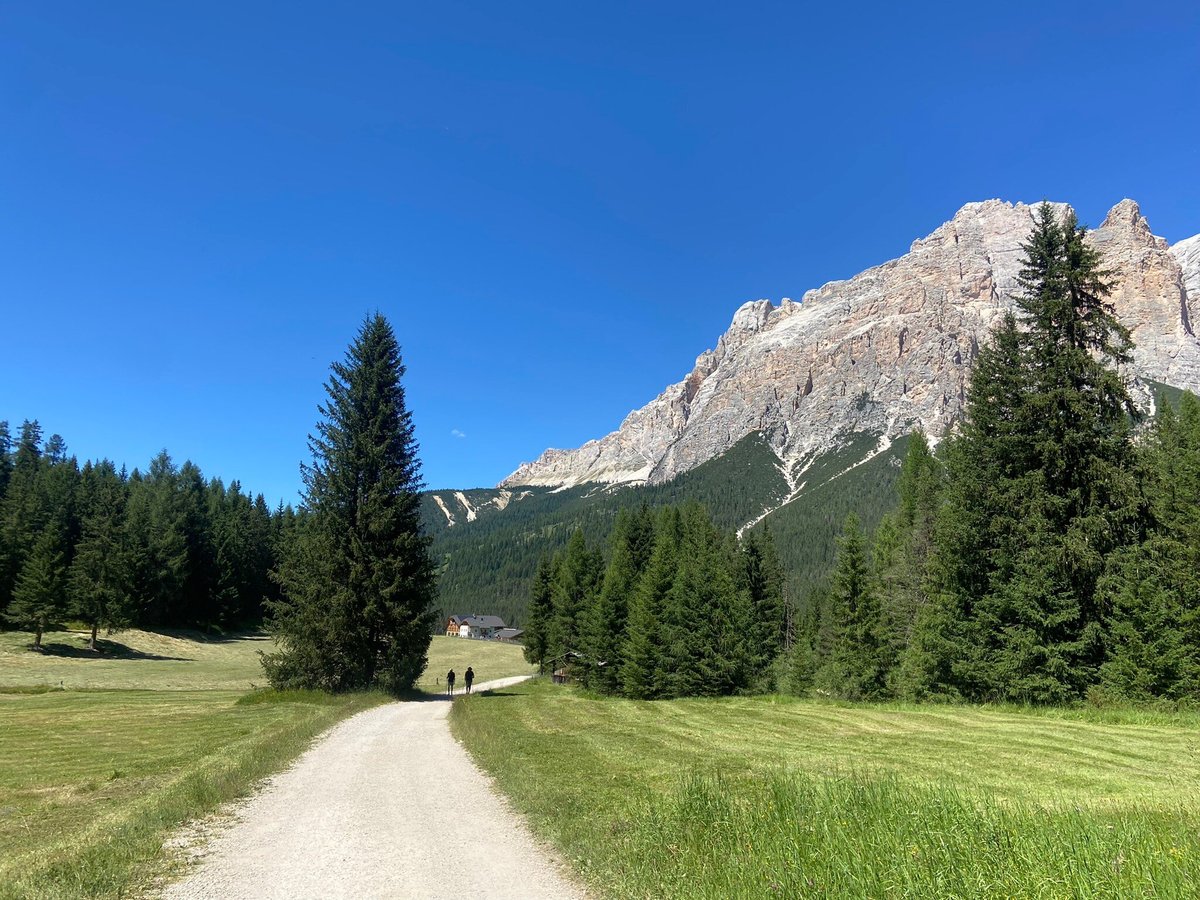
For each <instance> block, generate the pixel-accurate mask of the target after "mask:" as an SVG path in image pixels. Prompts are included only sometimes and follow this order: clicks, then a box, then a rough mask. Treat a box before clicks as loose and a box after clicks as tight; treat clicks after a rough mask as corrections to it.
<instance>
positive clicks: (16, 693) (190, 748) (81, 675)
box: [0, 631, 528, 900]
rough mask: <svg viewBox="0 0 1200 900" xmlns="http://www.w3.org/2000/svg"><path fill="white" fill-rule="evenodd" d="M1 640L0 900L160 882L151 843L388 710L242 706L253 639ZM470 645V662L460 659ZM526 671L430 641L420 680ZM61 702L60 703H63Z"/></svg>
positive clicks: (252, 698) (290, 701) (455, 642)
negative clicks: (94, 645) (95, 646)
mask: <svg viewBox="0 0 1200 900" xmlns="http://www.w3.org/2000/svg"><path fill="white" fill-rule="evenodd" d="M45 641H46V644H47V645H48V646H49V647H50V648H51V650H52V652H51V653H48V654H35V653H31V652H29V651H28V650H27V649H25V648H26V647H27V646H28V645H29V643H30V636H29V635H28V634H21V633H16V632H0V898H5V900H7V898H16V897H21V898H25V897H39V898H40V897H46V898H67V897H72V898H73V897H116V896H128V895H129V894H130V892H131V891H134V892H136V890H139V889H140V888H142V887H144V886H145V885H146V884H147V883H149V882H150V881H151V880H152V879H154V878H155V877H157V876H160V875H162V874H163V873H165V872H167V871H169V869H170V868H171V866H172V864H173V861H172V859H171V858H170V856H169V854H167V853H166V852H164V850H163V841H164V839H166V838H167V837H168V836H169V835H170V833H171V832H172V831H173V830H174V829H175V828H176V827H177V826H179V825H180V824H181V823H183V822H185V821H187V820H190V819H193V818H196V817H199V816H203V815H205V814H207V813H209V812H212V811H214V810H216V809H217V808H218V807H219V805H220V804H221V803H222V802H224V801H227V800H230V799H233V798H236V797H238V796H241V795H244V794H245V793H247V792H248V791H249V790H251V789H252V787H253V785H254V783H255V782H257V781H258V780H260V779H262V778H263V777H265V776H267V775H270V774H271V773H273V772H275V771H278V770H279V769H281V768H283V767H284V766H285V765H286V764H287V763H288V762H289V761H290V760H292V759H293V758H295V757H296V756H297V755H299V754H300V753H301V752H302V751H303V750H304V749H305V748H306V747H307V746H308V745H309V744H310V743H311V741H312V739H313V738H314V737H315V736H317V735H318V734H320V733H321V732H322V731H324V730H325V729H326V728H328V727H330V726H331V725H333V724H334V723H336V722H337V721H339V720H340V719H342V718H345V717H346V716H348V715H351V714H353V713H354V712H357V711H359V710H361V709H365V708H367V707H369V706H371V705H373V704H375V703H380V702H384V701H385V700H387V699H388V698H386V697H384V696H382V695H378V694H354V695H346V696H337V697H332V696H329V695H325V694H319V693H310V692H287V693H285V694H272V693H270V692H262V691H254V692H252V691H251V690H250V688H251V686H252V685H257V686H259V687H261V686H262V685H263V684H264V682H265V679H264V678H263V675H262V670H261V668H260V667H259V663H258V651H259V650H262V649H267V648H269V646H270V641H269V639H267V638H265V637H263V636H262V635H244V636H238V637H231V638H227V639H219V640H217V639H211V638H204V637H203V636H201V635H193V634H187V633H175V634H170V635H165V634H155V633H151V632H142V631H128V632H122V633H120V634H118V635H114V636H113V637H112V638H110V639H109V643H107V644H106V645H105V649H106V651H107V652H106V653H104V654H101V655H95V654H92V653H89V652H87V651H86V650H84V646H85V644H86V635H84V634H79V633H74V632H56V633H52V634H48V635H47V636H46V638H45ZM464 645H469V646H464ZM467 665H474V666H475V668H476V669H477V670H478V671H479V673H480V679H481V680H484V679H486V678H498V677H503V676H504V675H511V674H521V673H523V672H525V671H528V667H527V666H526V664H525V662H524V660H523V658H522V656H521V648H520V647H518V646H514V645H501V644H483V642H477V641H462V640H459V639H457V638H446V637H438V638H435V639H434V642H433V644H432V645H431V647H430V676H429V678H428V679H427V680H428V682H429V683H428V684H425V681H426V679H423V680H422V685H420V686H421V687H422V688H425V687H428V689H429V690H432V691H435V692H436V691H439V690H440V686H438V685H436V684H434V683H433V679H434V677H435V675H436V674H442V675H444V673H445V671H446V669H448V668H450V667H451V666H454V667H455V668H456V669H458V670H459V671H461V670H463V669H465V668H466V666H467ZM60 686H61V688H60Z"/></svg>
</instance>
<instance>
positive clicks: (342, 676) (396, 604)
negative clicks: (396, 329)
mask: <svg viewBox="0 0 1200 900" xmlns="http://www.w3.org/2000/svg"><path fill="white" fill-rule="evenodd" d="M331 371H332V374H331V376H330V379H329V381H328V382H327V384H326V386H325V389H326V392H327V393H328V395H329V400H328V402H327V403H325V404H324V405H322V406H321V408H320V411H321V415H322V419H321V421H320V422H319V423H318V425H317V433H316V435H314V436H312V437H310V439H309V445H310V448H311V450H312V454H313V462H312V464H311V465H306V466H304V467H303V475H304V484H305V498H304V501H305V508H306V510H307V513H308V514H307V516H305V518H304V521H303V524H302V525H300V527H299V528H298V534H297V539H296V540H295V541H294V543H293V547H292V548H291V550H290V552H289V553H288V554H287V555H286V557H285V558H284V560H283V564H282V566H281V568H280V575H279V577H280V582H281V586H282V588H283V593H284V596H283V599H282V600H280V601H279V602H278V603H276V604H275V605H274V606H273V608H272V613H273V615H272V619H271V626H272V629H273V631H274V633H275V634H276V636H277V639H278V641H279V645H280V646H279V650H278V652H276V653H273V654H269V655H267V656H266V657H265V658H264V665H265V667H266V669H267V674H268V676H269V677H270V679H271V682H272V683H273V684H275V685H277V686H305V687H315V688H324V689H328V690H334V691H343V690H352V689H359V688H368V687H371V686H373V685H379V686H381V687H383V688H384V689H386V690H389V691H392V692H400V691H404V690H408V689H410V688H411V687H412V685H413V683H414V682H415V681H416V679H417V678H418V677H419V676H420V674H421V672H422V671H423V670H424V668H425V664H426V661H427V654H428V649H429V644H430V641H431V639H432V637H433V626H434V624H435V620H436V617H437V613H436V611H435V609H434V601H435V590H436V588H435V568H434V563H433V560H432V559H431V558H430V555H429V538H427V537H426V536H425V535H423V534H422V532H421V527H420V520H419V509H420V499H419V496H418V492H419V490H420V488H421V479H420V461H419V460H418V458H417V443H416V439H415V437H414V434H413V425H412V416H411V414H410V412H409V411H408V408H407V406H406V403H405V396H404V388H403V386H402V385H401V379H402V377H403V375H404V371H405V368H404V365H403V363H402V361H401V356H400V348H399V346H398V344H397V342H396V338H395V335H394V334H393V332H392V328H391V326H390V325H389V324H388V322H387V320H386V319H384V317H383V316H382V315H379V314H375V315H374V316H370V317H368V318H367V320H366V321H365V322H364V324H363V326H362V328H361V329H360V331H359V333H358V336H357V337H356V339H355V341H354V343H353V344H352V345H351V347H350V349H349V351H348V352H347V354H346V359H345V361H344V362H340V363H339V362H335V363H334V364H333V365H332V366H331Z"/></svg>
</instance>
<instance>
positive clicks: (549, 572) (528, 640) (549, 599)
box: [521, 555, 557, 675]
mask: <svg viewBox="0 0 1200 900" xmlns="http://www.w3.org/2000/svg"><path fill="white" fill-rule="evenodd" d="M555 568H556V567H555V563H554V560H553V558H552V557H550V556H547V555H543V556H542V558H541V559H540V560H538V567H537V574H535V575H534V576H533V589H532V592H531V593H530V597H529V608H528V609H527V610H526V612H525V633H524V635H522V637H521V641H522V643H523V644H524V645H525V649H524V653H525V660H526V662H529V663H532V664H534V665H536V666H537V667H538V674H539V675H544V674H545V672H546V662H547V660H549V659H550V623H551V622H552V621H553V619H554V582H555V580H556V575H557V573H556V571H555Z"/></svg>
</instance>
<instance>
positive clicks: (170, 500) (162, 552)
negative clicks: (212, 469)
mask: <svg viewBox="0 0 1200 900" xmlns="http://www.w3.org/2000/svg"><path fill="white" fill-rule="evenodd" d="M182 494H183V491H182V488H181V486H180V483H179V470H178V469H177V468H176V466H175V463H174V462H173V461H172V459H171V455H170V454H169V453H167V451H166V450H162V451H160V452H159V453H158V454H157V455H155V457H154V458H153V459H152V460H150V466H149V469H148V470H147V472H146V474H145V475H144V476H143V475H142V474H141V473H139V472H138V471H137V470H136V469H135V470H134V472H133V475H132V476H131V477H130V481H129V500H128V504H127V514H126V518H125V527H126V532H127V534H126V539H127V542H128V544H127V546H128V547H129V548H130V552H131V558H132V572H131V579H130V588H131V592H132V595H133V597H134V600H135V602H136V603H137V605H138V620H139V621H140V622H141V623H142V624H145V625H151V626H156V625H157V626H162V625H180V624H184V622H185V621H186V620H185V619H184V618H183V617H182V616H179V615H177V614H176V610H177V608H178V605H179V598H180V596H181V595H182V593H183V587H184V585H185V584H186V583H187V579H188V540H187V531H186V525H185V516H186V512H185V510H184V506H183V497H182Z"/></svg>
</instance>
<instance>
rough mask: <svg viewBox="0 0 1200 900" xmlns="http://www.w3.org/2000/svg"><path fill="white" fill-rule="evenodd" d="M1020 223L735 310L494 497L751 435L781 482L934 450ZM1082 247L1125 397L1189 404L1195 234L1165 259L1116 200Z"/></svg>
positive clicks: (647, 473)
mask: <svg viewBox="0 0 1200 900" xmlns="http://www.w3.org/2000/svg"><path fill="white" fill-rule="evenodd" d="M1052 205H1053V206H1054V208H1055V209H1056V211H1058V212H1059V213H1060V214H1061V213H1063V212H1065V211H1066V210H1068V209H1069V207H1068V206H1067V205H1066V204H1062V203H1058V204H1052ZM1035 209H1036V207H1035V206H1030V205H1026V204H1022V203H1017V204H1013V203H1008V202H1005V201H1001V200H985V201H978V202H973V203H968V204H966V205H965V206H963V207H962V208H961V209H960V210H959V211H958V212H957V213H956V214H955V215H954V217H953V218H952V219H950V220H949V221H948V222H946V223H944V224H943V225H941V226H939V227H938V228H937V229H935V230H934V231H933V232H932V233H930V234H929V235H927V236H926V237H924V238H920V239H918V240H915V241H913V243H912V245H911V247H910V249H909V252H908V253H907V254H905V255H903V256H901V257H898V258H896V259H892V260H889V261H887V262H884V263H882V264H881V265H878V266H874V267H872V268H869V269H867V270H865V271H863V272H861V273H859V274H858V275H855V276H854V277H852V278H849V279H844V280H838V281H831V282H828V283H826V284H824V285H822V286H821V287H819V288H816V289H813V290H810V291H807V292H806V293H805V294H804V295H803V297H802V299H801V301H800V302H794V301H792V300H790V299H788V298H784V299H783V300H782V301H781V302H780V304H779V305H775V304H774V303H772V302H771V301H769V300H754V301H750V302H747V303H745V304H743V305H742V306H741V307H739V308H738V310H737V311H736V312H735V313H734V316H733V320H732V322H731V324H730V327H729V329H728V330H726V332H725V333H724V334H723V335H721V337H720V338H719V339H718V341H717V344H716V346H715V347H714V348H713V349H711V350H707V351H705V352H704V353H701V354H700V355H699V356H698V357H697V359H696V362H695V365H694V366H693V368H692V370H691V371H690V372H689V373H688V374H687V375H686V376H685V377H684V378H683V379H682V380H681V381H679V382H677V383H675V384H673V385H670V386H668V387H667V388H666V389H665V390H664V391H663V392H661V393H660V394H659V395H658V396H657V397H656V398H655V399H653V400H651V401H650V402H649V403H647V404H646V405H645V406H643V407H641V408H639V409H636V410H633V411H632V412H631V413H630V414H629V415H628V416H627V417H626V418H625V420H624V421H623V422H622V424H621V426H620V427H619V428H618V429H617V430H615V431H613V432H611V433H610V434H608V435H606V436H604V437H602V438H599V439H596V440H592V441H588V442H587V443H585V444H584V445H582V446H581V447H579V448H576V449H573V450H557V449H550V450H547V451H545V452H544V453H543V454H542V455H541V456H540V457H538V459H536V460H534V461H532V462H527V463H523V464H522V465H521V466H520V467H518V468H517V470H516V471H514V472H513V473H512V474H511V475H509V476H508V477H507V478H506V479H504V480H503V481H502V482H501V483H500V487H501V488H505V489H514V488H519V487H529V486H539V487H570V486H576V485H581V484H585V483H589V482H600V483H608V484H638V483H646V484H660V483H664V482H667V481H670V480H671V479H673V478H675V477H676V476H677V475H679V474H680V473H682V472H686V471H688V470H690V469H693V468H695V467H696V466H698V465H700V464H702V463H703V462H705V461H707V460H709V459H714V458H716V457H718V456H720V455H721V454H722V453H724V452H725V451H726V450H728V449H730V448H731V447H732V446H734V445H735V444H736V443H737V442H738V441H740V440H741V439H743V438H744V437H745V436H746V435H747V434H750V433H752V432H759V433H761V434H763V435H764V436H765V438H766V440H767V442H768V444H769V446H770V447H771V450H772V452H773V453H774V454H775V455H776V457H777V458H778V459H779V464H780V466H781V471H783V473H784V474H785V476H786V477H788V478H789V481H790V480H791V479H793V478H795V477H797V473H798V472H799V471H800V470H801V469H802V468H803V467H804V465H805V464H806V461H811V460H812V459H814V458H816V457H818V456H820V455H821V454H823V453H825V452H827V451H828V450H829V449H830V448H834V447H836V446H838V445H839V444H840V443H843V442H844V441H846V440H847V439H848V438H849V436H850V435H853V434H855V433H860V432H877V433H880V434H881V435H882V436H883V439H884V440H892V439H895V438H898V437H900V436H902V435H904V434H907V433H908V432H910V431H912V430H913V429H914V428H917V427H920V428H921V429H922V430H924V431H925V432H926V433H927V434H929V435H931V437H933V438H934V439H937V438H938V437H940V436H941V435H942V434H944V433H945V431H946V430H947V429H948V428H949V427H951V425H952V423H953V422H954V421H955V420H956V419H957V417H958V415H959V414H960V413H961V410H962V405H963V402H964V400H965V394H966V380H967V376H968V373H969V369H970V364H971V362H972V361H973V359H974V357H975V355H976V354H977V353H978V350H979V346H980V345H981V344H982V343H983V342H985V341H986V340H987V337H988V334H989V333H990V331H991V330H992V328H993V327H994V325H995V324H996V322H997V321H998V320H999V318H1000V317H1001V316H1002V315H1003V314H1004V312H1005V311H1006V310H1008V309H1011V308H1012V307H1013V305H1014V301H1013V299H1012V298H1013V295H1014V294H1015V293H1016V288H1017V283H1016V276H1017V273H1018V271H1019V269H1020V264H1021V253H1020V245H1021V243H1022V241H1023V240H1024V239H1025V237H1026V236H1027V235H1028V233H1029V230H1030V228H1031V227H1032V223H1033V213H1034V210H1035ZM1090 235H1091V240H1092V241H1093V243H1094V244H1095V245H1096V246H1097V247H1098V249H1100V251H1101V253H1102V254H1103V258H1104V261H1105V264H1106V266H1108V267H1109V268H1111V269H1113V270H1114V272H1115V273H1116V278H1115V279H1114V290H1113V295H1112V301H1113V303H1114V305H1115V306H1116V308H1117V312H1118V316H1119V317H1120V318H1121V319H1122V321H1124V322H1125V324H1126V325H1128V326H1129V327H1130V328H1131V330H1132V331H1133V334H1134V340H1135V343H1136V349H1135V351H1134V359H1133V363H1132V365H1131V367H1130V372H1129V375H1130V376H1131V378H1132V379H1133V380H1134V381H1135V388H1136V390H1135V393H1136V394H1137V396H1138V397H1139V398H1140V400H1141V401H1142V402H1143V403H1144V404H1146V405H1149V403H1150V402H1151V398H1150V393H1149V390H1148V389H1146V388H1145V387H1144V386H1142V385H1140V384H1138V383H1137V379H1148V380H1154V381H1159V382H1164V383H1167V384H1171V385H1174V386H1176V387H1180V388H1188V389H1191V390H1200V341H1198V340H1197V339H1196V336H1195V333H1194V330H1193V323H1194V322H1195V321H1196V320H1197V317H1198V316H1200V235H1198V236H1197V237H1195V238H1189V239H1187V240H1184V241H1180V242H1178V243H1177V244H1175V245H1174V246H1169V245H1168V244H1167V242H1166V241H1165V240H1164V239H1163V238H1161V237H1158V236H1157V235H1155V234H1154V233H1153V231H1152V230H1151V229H1150V226H1149V223H1148V222H1147V220H1146V218H1145V217H1144V216H1143V215H1142V214H1141V210H1140V208H1139V207H1138V205H1137V203H1136V202H1134V201H1132V200H1122V201H1121V202H1120V203H1118V204H1116V205H1115V206H1114V207H1113V208H1112V209H1111V210H1110V211H1109V213H1108V215H1107V217H1106V218H1105V220H1104V223H1103V224H1102V225H1101V226H1100V227H1099V228H1097V229H1095V230H1094V231H1092V232H1090Z"/></svg>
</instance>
